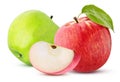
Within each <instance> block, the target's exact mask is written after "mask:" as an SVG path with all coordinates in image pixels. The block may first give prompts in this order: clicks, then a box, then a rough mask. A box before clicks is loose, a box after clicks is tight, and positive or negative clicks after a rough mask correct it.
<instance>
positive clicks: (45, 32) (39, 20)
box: [8, 10, 59, 65]
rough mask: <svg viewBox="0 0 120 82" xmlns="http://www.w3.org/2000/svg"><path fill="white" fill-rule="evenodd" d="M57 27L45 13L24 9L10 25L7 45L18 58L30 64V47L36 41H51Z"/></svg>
mask: <svg viewBox="0 0 120 82" xmlns="http://www.w3.org/2000/svg"><path fill="white" fill-rule="evenodd" d="M58 28H59V27H58V26H57V25H56V24H55V23H54V22H53V21H52V20H51V18H50V17H49V16H47V15H46V14H45V13H43V12H41V11H39V10H29V11H26V12H24V13H22V14H20V15H19V16H18V17H16V18H15V20H14V21H13V22H12V24H11V25H10V29H9V31H8V47H9V49H10V51H11V52H12V53H13V54H14V55H15V56H16V57H17V58H18V59H19V60H21V61H22V62H24V63H25V64H27V65H31V63H30V60H29V50H30V47H31V46H32V45H33V44H34V43H35V42H38V41H46V42H49V43H53V42H54V36H55V33H56V31H57V30H58Z"/></svg>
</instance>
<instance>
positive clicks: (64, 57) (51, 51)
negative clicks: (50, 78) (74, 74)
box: [30, 41, 80, 75]
mask: <svg viewBox="0 0 120 82" xmlns="http://www.w3.org/2000/svg"><path fill="white" fill-rule="evenodd" d="M74 59H75V61H74ZM79 59H80V58H79V57H78V58H77V57H75V56H74V52H73V50H70V49H67V48H64V47H60V46H56V45H53V44H49V43H47V42H43V41H40V42H37V43H35V44H34V45H33V46H32V47H31V49H30V61H31V63H32V65H33V67H35V68H36V69H38V70H39V71H41V72H44V73H47V74H52V75H58V74H64V73H65V72H67V71H70V70H72V69H73V68H74V67H75V66H76V65H77V63H78V62H79Z"/></svg>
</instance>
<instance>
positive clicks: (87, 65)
mask: <svg viewBox="0 0 120 82" xmlns="http://www.w3.org/2000/svg"><path fill="white" fill-rule="evenodd" d="M54 41H55V44H56V45H59V46H63V47H66V48H69V49H72V50H74V52H75V55H80V56H81V60H80V61H79V64H78V65H77V66H76V67H75V68H74V70H75V71H77V72H92V71H95V70H97V69H98V68H100V67H101V66H103V65H104V64H105V62H106V61H107V60H108V57H109V55H110V51H111V35H110V32H109V30H108V29H107V28H106V27H104V26H101V25H99V24H96V23H94V22H92V21H91V20H90V19H89V18H87V17H81V18H79V19H76V21H71V22H68V23H67V24H65V25H63V26H62V27H61V28H60V29H59V30H58V31H57V33H56V35H55V40H54ZM80 56H78V57H80Z"/></svg>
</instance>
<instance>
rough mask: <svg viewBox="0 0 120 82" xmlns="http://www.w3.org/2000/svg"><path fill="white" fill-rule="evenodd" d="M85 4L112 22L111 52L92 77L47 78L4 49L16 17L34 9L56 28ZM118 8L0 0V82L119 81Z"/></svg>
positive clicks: (103, 2)
mask: <svg viewBox="0 0 120 82" xmlns="http://www.w3.org/2000/svg"><path fill="white" fill-rule="evenodd" d="M86 4H95V5H96V6H98V7H100V8H102V9H104V10H105V11H106V12H107V13H109V15H110V16H111V18H112V19H113V23H114V29H115V32H114V33H113V32H112V31H111V35H112V51H111V55H110V57H109V60H108V61H107V63H106V64H105V65H104V66H103V67H101V68H100V69H99V70H98V71H96V72H94V73H74V72H68V73H67V74H65V75H61V76H48V75H45V74H43V73H41V72H39V71H37V70H36V69H34V68H33V67H29V66H26V65H24V64H23V63H22V62H20V61H19V60H18V59H16V58H15V57H14V56H13V54H11V52H10V51H9V49H8V45H7V33H8V29H9V26H10V24H11V22H12V21H13V20H14V18H15V17H16V16H18V15H19V14H20V13H22V12H24V11H26V10H31V9H37V10H41V11H43V12H45V13H46V14H47V15H49V16H50V15H54V18H53V20H54V21H55V22H56V24H58V25H59V26H61V25H63V24H65V23H66V22H68V21H71V20H73V17H74V16H77V15H78V14H79V13H80V12H81V8H82V7H83V6H84V5H86ZM119 8H120V4H119V0H0V82H45V81H46V82H47V81H49V82H56V81H57V82H69V81H71V82H73V81H74V82H109V81H111V82H113V81H114V82H119V81H120V78H119V76H120V9H119Z"/></svg>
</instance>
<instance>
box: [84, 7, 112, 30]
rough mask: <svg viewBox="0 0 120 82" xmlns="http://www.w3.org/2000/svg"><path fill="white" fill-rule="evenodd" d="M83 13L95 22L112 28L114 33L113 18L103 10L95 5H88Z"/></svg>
mask: <svg viewBox="0 0 120 82" xmlns="http://www.w3.org/2000/svg"><path fill="white" fill-rule="evenodd" d="M82 13H84V14H86V15H87V17H88V18H89V19H90V20H92V21H93V22H95V23H97V24H100V25H102V26H105V27H107V28H110V29H112V30H113V31H114V28H113V22H112V19H111V17H110V16H109V15H108V14H107V13H106V12H105V11H103V10H102V9H100V8H98V7H96V6H95V5H86V6H84V7H83V8H82Z"/></svg>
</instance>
